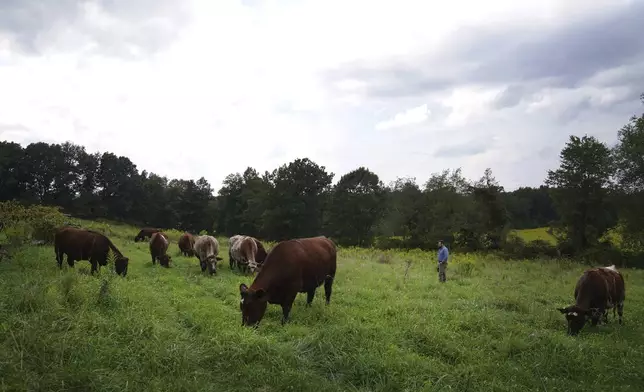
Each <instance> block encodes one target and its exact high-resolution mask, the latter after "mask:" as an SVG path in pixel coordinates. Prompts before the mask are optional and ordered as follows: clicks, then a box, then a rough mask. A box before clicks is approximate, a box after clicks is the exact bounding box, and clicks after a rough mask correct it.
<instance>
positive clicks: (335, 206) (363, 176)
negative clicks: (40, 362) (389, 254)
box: [327, 167, 385, 246]
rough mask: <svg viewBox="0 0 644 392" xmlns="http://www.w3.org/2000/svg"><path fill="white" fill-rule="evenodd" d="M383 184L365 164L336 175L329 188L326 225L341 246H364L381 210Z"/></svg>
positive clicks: (366, 244) (369, 240) (371, 233)
mask: <svg viewBox="0 0 644 392" xmlns="http://www.w3.org/2000/svg"><path fill="white" fill-rule="evenodd" d="M384 192H385V191H384V184H383V183H382V182H381V181H380V179H379V178H378V176H377V175H376V174H375V173H373V172H371V171H369V170H368V169H367V168H365V167H359V168H358V169H355V170H353V171H351V172H349V173H347V174H345V175H343V176H342V177H341V178H340V181H338V183H337V184H336V185H335V186H334V187H333V191H332V192H331V199H330V204H329V212H328V222H327V225H328V227H329V229H330V231H331V233H332V234H331V235H332V236H333V237H334V238H336V239H337V241H338V242H339V243H341V244H343V245H357V246H368V245H370V244H371V243H372V241H373V237H374V228H375V225H376V224H377V223H378V222H379V220H380V219H381V218H382V213H383V210H384Z"/></svg>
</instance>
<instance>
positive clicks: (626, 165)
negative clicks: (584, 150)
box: [613, 94, 644, 249]
mask: <svg viewBox="0 0 644 392" xmlns="http://www.w3.org/2000/svg"><path fill="white" fill-rule="evenodd" d="M640 100H641V102H642V104H644V94H642V95H641V96H640ZM617 138H618V142H617V145H616V146H615V148H614V150H613V152H614V156H615V162H616V167H617V173H616V174H617V176H616V177H617V180H618V182H619V186H620V190H621V193H622V194H623V196H622V197H621V200H620V203H619V205H620V214H619V215H620V220H621V223H622V225H621V235H622V239H623V240H624V242H625V244H626V245H630V246H631V247H638V248H640V249H642V248H644V209H642V200H644V113H643V114H642V115H640V116H633V117H631V118H630V121H629V123H628V124H626V125H624V126H623V127H622V128H621V129H620V130H619V131H618V134H617Z"/></svg>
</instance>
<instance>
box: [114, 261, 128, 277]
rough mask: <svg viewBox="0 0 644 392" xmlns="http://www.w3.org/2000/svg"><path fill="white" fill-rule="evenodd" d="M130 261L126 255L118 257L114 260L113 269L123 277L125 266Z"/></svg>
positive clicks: (125, 273)
mask: <svg viewBox="0 0 644 392" xmlns="http://www.w3.org/2000/svg"><path fill="white" fill-rule="evenodd" d="M129 263H130V259H128V258H127V257H118V258H117V259H116V260H114V270H115V271H116V273H117V274H118V275H121V276H123V277H124V278H125V275H127V266H128V264H129Z"/></svg>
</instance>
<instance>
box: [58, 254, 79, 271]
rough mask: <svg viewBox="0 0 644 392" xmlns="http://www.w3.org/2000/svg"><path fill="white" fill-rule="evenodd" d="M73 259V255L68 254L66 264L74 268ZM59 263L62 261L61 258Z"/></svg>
mask: <svg viewBox="0 0 644 392" xmlns="http://www.w3.org/2000/svg"><path fill="white" fill-rule="evenodd" d="M74 261H76V260H74V258H73V257H71V256H70V255H67V265H69V266H70V267H71V268H74ZM61 263H62V260H61Z"/></svg>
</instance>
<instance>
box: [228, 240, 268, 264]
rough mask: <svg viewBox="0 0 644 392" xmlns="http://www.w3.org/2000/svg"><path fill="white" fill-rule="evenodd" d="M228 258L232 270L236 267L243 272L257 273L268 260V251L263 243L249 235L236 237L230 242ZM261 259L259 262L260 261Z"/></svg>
mask: <svg viewBox="0 0 644 392" xmlns="http://www.w3.org/2000/svg"><path fill="white" fill-rule="evenodd" d="M229 243H230V247H229V248H228V257H229V260H230V269H233V268H234V267H235V265H237V268H239V270H240V271H242V272H247V271H248V270H250V271H251V272H255V270H257V269H258V268H259V265H260V264H261V263H263V262H264V259H265V258H266V250H265V249H264V246H263V245H262V243H261V242H259V241H258V240H257V239H255V238H253V237H250V236H247V235H236V236H233V237H231V239H230V240H229ZM258 259H259V260H258Z"/></svg>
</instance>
